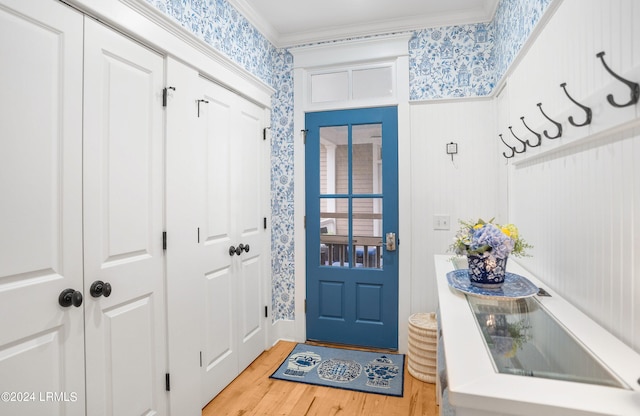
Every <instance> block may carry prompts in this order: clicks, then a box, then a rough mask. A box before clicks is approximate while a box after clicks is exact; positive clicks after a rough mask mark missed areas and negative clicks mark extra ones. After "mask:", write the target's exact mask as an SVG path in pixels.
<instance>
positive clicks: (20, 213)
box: [0, 0, 85, 416]
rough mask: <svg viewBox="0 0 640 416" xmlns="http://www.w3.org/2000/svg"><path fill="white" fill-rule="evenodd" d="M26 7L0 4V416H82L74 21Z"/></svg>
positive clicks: (58, 11) (49, 5)
mask: <svg viewBox="0 0 640 416" xmlns="http://www.w3.org/2000/svg"><path fill="white" fill-rule="evenodd" d="M34 3H35V2H24V1H11V0H0V61H1V62H2V65H0V91H1V93H0V126H2V134H1V135H0V198H1V203H0V315H2V317H3V319H2V320H1V321H0V392H6V393H8V394H9V396H7V398H8V400H5V396H4V395H3V400H2V401H0V414H3V415H4V414H7V415H9V414H11V415H17V416H20V415H33V414H52V415H53V414H65V415H82V414H84V403H85V397H84V360H83V353H84V340H83V314H82V306H81V305H80V306H79V307H74V306H69V307H63V306H61V305H60V304H59V295H60V293H61V292H62V291H63V290H65V289H67V288H71V289H73V290H75V291H78V293H79V294H81V293H82V285H83V281H82V119H81V115H82V16H81V15H80V14H79V13H77V12H76V11H74V10H72V9H70V8H68V7H66V6H63V5H61V4H60V3H58V2H39V3H42V4H34ZM54 392H55V393H56V394H58V396H57V398H56V399H55V400H54V397H53V393H54ZM6 393H4V394H6Z"/></svg>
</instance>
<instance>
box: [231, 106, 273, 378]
mask: <svg viewBox="0 0 640 416" xmlns="http://www.w3.org/2000/svg"><path fill="white" fill-rule="evenodd" d="M237 117H238V120H239V122H238V128H237V131H236V134H235V136H234V141H233V145H234V153H233V155H234V156H233V160H234V161H235V164H236V165H237V167H236V171H238V172H241V174H240V175H239V176H238V181H237V182H236V186H235V187H234V188H233V189H234V194H235V197H234V201H235V202H236V212H237V218H236V227H237V228H236V229H237V235H238V241H240V242H242V243H243V244H244V245H248V246H249V251H246V252H244V253H243V254H242V255H241V256H240V259H239V260H240V264H239V267H238V281H239V284H240V290H239V294H238V296H239V305H240V307H239V314H238V319H239V321H240V328H241V330H242V333H241V334H240V345H239V348H240V369H241V370H242V369H244V368H246V367H247V366H248V365H249V364H251V362H252V361H253V360H254V359H255V358H256V357H257V356H258V355H259V354H260V353H261V352H262V351H264V349H265V328H264V325H265V322H266V320H265V316H264V306H265V305H266V302H265V301H264V297H263V294H264V275H263V274H262V271H263V270H264V267H263V250H264V249H263V244H264V243H263V241H264V233H265V231H264V225H263V218H264V214H263V211H262V210H263V209H264V207H263V204H262V187H263V186H264V185H263V183H264V178H265V175H264V172H265V166H264V164H263V155H264V151H265V145H266V144H267V142H266V141H265V140H263V132H262V126H263V117H264V116H263V110H262V109H261V108H260V107H258V106H256V105H255V104H253V103H251V102H249V101H247V100H244V99H241V98H239V100H238V112H237Z"/></svg>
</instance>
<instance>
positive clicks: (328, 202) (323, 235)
mask: <svg viewBox="0 0 640 416" xmlns="http://www.w3.org/2000/svg"><path fill="white" fill-rule="evenodd" d="M348 209H349V205H348V199H346V198H320V265H321V266H331V267H349V250H348V249H347V247H349V221H348V217H349V210H348Z"/></svg>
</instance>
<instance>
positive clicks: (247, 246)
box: [238, 244, 249, 253]
mask: <svg viewBox="0 0 640 416" xmlns="http://www.w3.org/2000/svg"><path fill="white" fill-rule="evenodd" d="M238 248H239V249H240V253H242V250H244V252H245V253H248V252H249V244H247V245H246V246H245V245H244V244H240V245H239V246H238Z"/></svg>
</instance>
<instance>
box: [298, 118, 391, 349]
mask: <svg viewBox="0 0 640 416" xmlns="http://www.w3.org/2000/svg"><path fill="white" fill-rule="evenodd" d="M305 122H306V129H307V136H306V155H305V157H306V159H305V161H306V182H305V183H306V185H305V186H306V250H307V252H306V254H307V256H306V261H307V269H306V273H307V274H306V276H307V282H306V283H307V338H308V339H310V340H317V341H325V342H332V343H340V344H349V345H361V346H370V347H381V348H391V349H397V347H398V251H397V247H394V246H393V245H388V244H387V243H391V242H392V241H391V240H393V239H394V238H396V239H397V236H396V233H397V231H398V177H397V173H398V117H397V108H396V107H384V108H371V109H359V110H340V111H326V112H318V113H308V114H307V115H306V120H305ZM396 241H398V240H396Z"/></svg>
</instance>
